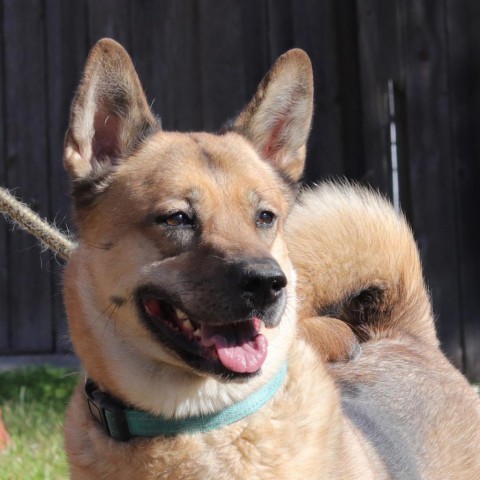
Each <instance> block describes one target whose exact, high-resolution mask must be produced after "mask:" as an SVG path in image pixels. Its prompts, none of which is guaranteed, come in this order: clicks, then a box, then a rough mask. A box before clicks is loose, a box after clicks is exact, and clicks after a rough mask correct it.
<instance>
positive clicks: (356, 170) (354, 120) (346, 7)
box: [333, 0, 367, 180]
mask: <svg viewBox="0 0 480 480" xmlns="http://www.w3.org/2000/svg"><path fill="white" fill-rule="evenodd" d="M355 4H356V2H355V0H343V1H341V2H334V3H333V17H334V25H333V28H334V29H335V33H334V35H335V40H336V42H335V44H336V50H335V55H336V57H337V64H338V73H337V81H338V87H337V89H338V93H337V101H338V103H339V108H340V128H341V131H340V134H341V143H342V163H343V172H342V173H343V174H344V175H345V176H346V177H347V178H350V179H355V180H363V179H364V178H365V177H366V176H367V165H366V163H365V151H364V149H365V146H364V142H363V132H362V129H361V128H360V125H362V92H361V85H360V61H359V47H358V25H357V10H356V5H355Z"/></svg>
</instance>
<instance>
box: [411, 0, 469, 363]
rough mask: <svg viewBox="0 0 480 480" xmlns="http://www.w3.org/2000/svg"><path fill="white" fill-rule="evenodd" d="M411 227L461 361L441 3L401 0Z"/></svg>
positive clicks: (452, 353) (446, 342) (447, 338)
mask: <svg viewBox="0 0 480 480" xmlns="http://www.w3.org/2000/svg"><path fill="white" fill-rule="evenodd" d="M402 7H403V8H404V9H405V10H404V15H405V17H404V18H405V25H406V29H405V30H404V31H403V32H402V33H403V38H404V39H405V43H404V49H405V54H406V99H407V105H408V113H407V124H408V140H409V145H408V147H409V160H410V174H411V191H412V205H413V206H414V213H413V227H414V231H415V235H416V237H417V240H418V243H419V246H420V251H421V255H422V259H423V264H424V271H425V276H426V279H427V283H428V285H429V286H430V289H431V292H432V299H433V306H434V311H435V313H436V315H437V326H438V332H439V336H440V339H441V341H442V344H443V347H444V349H445V351H446V352H447V354H448V356H449V357H450V358H451V359H452V360H453V361H454V363H455V364H456V365H457V366H459V367H462V357H463V352H462V335H461V333H462V332H461V326H460V325H461V324H460V322H461V305H460V285H459V281H458V268H459V259H458V242H457V237H456V234H457V232H456V222H457V219H456V212H455V200H454V199H455V184H454V180H453V179H454V176H455V175H454V173H455V172H454V169H453V162H452V137H451V131H450V117H449V116H450V107H451V105H450V101H449V80H448V63H447V55H446V53H447V51H448V44H447V38H446V32H445V25H446V11H445V9H444V4H443V3H438V2H435V3H432V2H427V1H418V0H408V1H405V2H402Z"/></svg>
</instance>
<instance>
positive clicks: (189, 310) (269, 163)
mask: <svg viewBox="0 0 480 480" xmlns="http://www.w3.org/2000/svg"><path fill="white" fill-rule="evenodd" d="M312 105H313V75H312V68H311V64H310V60H309V58H308V56H307V55H306V53H304V52H303V51H301V50H298V49H295V50H291V51H289V52H287V53H285V54H284V55H282V56H281V57H280V58H279V59H278V60H277V62H276V63H275V64H274V66H273V67H272V69H271V70H270V72H269V73H268V74H267V75H266V77H265V78H264V80H263V81H262V82H261V84H260V86H259V87H258V90H257V92H256V94H255V95H254V97H253V99H252V100H251V102H250V103H249V104H248V105H247V106H246V108H245V109H244V110H243V111H242V112H241V113H240V114H239V115H238V116H237V117H236V118H235V119H234V120H232V121H230V122H228V123H227V124H226V126H225V128H223V129H222V131H221V132H219V133H216V134H212V133H205V132H189V133H179V132H165V131H163V130H162V129H161V127H160V121H159V120H158V119H157V118H156V117H155V116H154V115H153V114H152V112H151V110H150V108H149V105H148V103H147V100H146V98H145V95H144V93H143V90H142V87H141V84H140V81H139V79H138V76H137V74H136V72H135V69H134V67H133V63H132V61H131V59H130V58H129V56H128V54H127V53H126V52H125V50H124V49H123V48H122V47H121V46H120V45H119V44H117V43H116V42H114V41H113V40H110V39H103V40H101V41H99V42H98V43H97V44H96V45H95V46H94V48H93V49H92V51H91V53H90V55H89V57H88V60H87V63H86V67H85V71H84V74H83V78H82V80H81V83H80V86H79V88H78V91H77V94H76V96H75V98H74V101H73V105H72V111H71V119H70V125H69V128H68V131H67V133H66V137H65V155H64V164H65V167H66V170H67V172H68V174H69V178H70V184H71V192H72V199H73V210H74V215H75V223H76V229H77V237H78V247H77V248H76V249H75V251H74V252H73V253H72V255H71V257H70V259H69V261H68V263H67V265H66V267H65V271H64V297H65V305H66V310H67V314H68V318H69V325H70V332H71V338H72V342H73V345H74V348H75V351H76V353H77V354H78V356H79V358H80V359H81V362H82V364H83V367H84V369H85V375H86V377H87V381H86V382H85V383H83V382H82V384H80V385H79V386H78V387H77V389H76V391H75V393H74V395H73V397H72V400H71V402H70V405H69V407H68V411H67V416H66V421H65V445H66V452H67V457H68V461H69V465H70V474H71V478H73V479H76V480H78V479H115V480H119V479H133V478H135V479H188V480H193V479H201V480H208V479H211V480H213V479H215V480H223V479H225V480H226V479H228V480H231V479H247V478H248V479H262V480H265V479H288V480H292V479H302V480H305V479H342V480H345V479H356V480H357V479H402V480H415V479H432V480H433V479H435V480H438V479H439V478H442V479H455V480H458V479H471V480H474V479H478V478H480V456H479V455H478V446H479V445H480V401H479V399H478V397H477V395H476V394H475V392H474V390H473V389H472V388H471V387H470V386H469V384H468V383H467V381H466V380H465V379H464V378H463V376H462V375H461V374H460V373H459V372H458V371H457V370H456V369H455V368H454V367H453V366H451V364H450V363H449V362H448V361H447V359H446V358H445V357H444V355H443V354H442V353H441V351H440V349H439V345H438V340H437V336H436V332H435V326H434V319H433V314H432V309H431V304H430V299H429V295H428V292H427V289H426V287H425V283H424V280H423V276H422V269H421V264H420V259H419V254H418V251H417V248H416V245H415V241H414V238H413V235H412V233H411V230H410V228H409V227H408V225H407V223H406V221H405V220H404V218H403V217H402V216H400V215H397V214H396V213H395V212H394V210H393V208H392V207H391V206H390V205H389V203H388V202H387V201H386V200H384V199H383V198H382V197H381V196H380V195H378V194H376V193H374V192H372V191H370V190H368V189H365V188H362V187H359V186H356V185H353V184H349V183H347V182H339V183H326V184H322V185H320V186H318V187H315V188H313V189H311V190H308V189H307V190H305V191H303V192H301V193H299V190H298V183H299V180H300V178H301V176H302V172H303V167H304V162H305V154H306V147H305V145H306V142H307V139H308V135H309V130H310V124H311V118H312Z"/></svg>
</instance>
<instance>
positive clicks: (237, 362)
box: [137, 292, 268, 376]
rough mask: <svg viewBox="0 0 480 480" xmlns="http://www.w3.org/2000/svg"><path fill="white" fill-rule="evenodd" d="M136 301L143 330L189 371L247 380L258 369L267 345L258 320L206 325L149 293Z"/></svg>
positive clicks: (263, 359) (260, 322)
mask: <svg viewBox="0 0 480 480" xmlns="http://www.w3.org/2000/svg"><path fill="white" fill-rule="evenodd" d="M137 298H138V304H139V308H140V310H141V312H142V317H143V319H144V321H145V323H146V325H147V327H148V328H149V329H150V330H151V331H152V332H153V333H154V334H155V336H156V338H157V339H159V340H160V341H162V342H163V343H164V344H166V346H167V347H168V348H170V349H172V350H174V351H175V352H176V353H177V354H179V355H180V356H181V357H182V358H183V360H185V361H186V362H187V363H189V364H190V365H192V366H193V367H195V368H197V369H200V370H202V371H207V372H210V373H215V374H219V375H225V374H229V375H236V376H242V375H247V376H250V375H252V374H255V373H257V372H258V371H259V370H260V368H261V367H262V365H263V362H264V361H265V358H266V356H267V346H268V341H267V339H266V337H265V336H264V335H262V334H261V333H260V330H261V328H262V327H263V321H262V320H261V319H260V318H258V317H253V318H249V319H245V320H243V321H240V322H236V323H226V324H222V325H209V324H206V323H204V322H198V321H195V319H193V318H192V317H191V316H189V315H187V314H186V313H185V312H184V311H182V310H181V309H179V308H176V307H174V306H173V305H172V304H171V303H168V302H166V301H164V300H162V299H161V297H159V296H156V295H155V294H152V293H151V292H146V293H141V292H140V293H139V294H138V296H137Z"/></svg>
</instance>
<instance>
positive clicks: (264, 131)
mask: <svg viewBox="0 0 480 480" xmlns="http://www.w3.org/2000/svg"><path fill="white" fill-rule="evenodd" d="M312 111H313V73H312V65H311V63H310V59H309V58H308V55H307V54H306V53H305V52H304V51H303V50H300V49H294V50H290V51H288V52H287V53H285V54H283V55H282V56H281V57H280V58H279V59H278V60H277V62H276V63H275V65H274V66H273V67H272V69H271V70H270V72H269V73H268V74H267V75H266V77H265V78H264V79H263V80H262V82H261V83H260V85H259V87H258V90H257V92H256V94H255V96H254V97H253V99H252V100H251V102H250V103H249V104H248V105H247V107H246V108H245V109H244V110H243V112H242V113H241V114H240V115H239V116H238V118H237V119H236V120H235V121H234V124H233V130H235V131H237V132H238V133H241V134H242V135H244V136H245V137H247V138H248V139H249V140H250V141H251V142H252V143H253V145H254V146H255V148H256V149H257V151H258V152H259V153H260V154H261V155H262V156H263V158H264V159H265V160H267V161H268V162H270V163H271V164H272V165H273V166H274V167H275V168H276V169H277V170H278V171H279V172H280V173H281V174H282V175H283V176H286V177H287V178H288V179H289V180H290V181H294V182H296V181H298V180H299V179H300V177H301V176H302V172H303V167H304V164H305V153H306V143H307V139H308V134H309V132H310V125H311V122H312Z"/></svg>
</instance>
